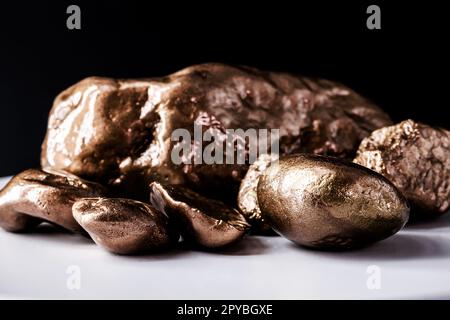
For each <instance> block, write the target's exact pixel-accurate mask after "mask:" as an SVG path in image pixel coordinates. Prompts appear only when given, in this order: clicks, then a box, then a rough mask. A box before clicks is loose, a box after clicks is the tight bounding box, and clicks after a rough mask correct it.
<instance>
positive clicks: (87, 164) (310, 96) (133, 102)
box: [41, 63, 392, 201]
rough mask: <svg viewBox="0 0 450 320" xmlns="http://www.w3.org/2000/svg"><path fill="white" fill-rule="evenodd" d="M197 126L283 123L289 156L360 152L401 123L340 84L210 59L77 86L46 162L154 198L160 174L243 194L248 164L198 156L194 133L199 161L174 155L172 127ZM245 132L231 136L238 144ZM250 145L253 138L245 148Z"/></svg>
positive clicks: (213, 192)
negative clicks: (158, 73) (376, 133)
mask: <svg viewBox="0 0 450 320" xmlns="http://www.w3.org/2000/svg"><path fill="white" fill-rule="evenodd" d="M194 124H196V125H201V126H202V128H203V131H206V130H208V129H213V130H215V131H217V132H222V133H223V132H225V131H226V129H242V130H247V129H260V128H264V129H279V130H280V131H279V139H280V140H279V146H280V154H291V153H296V152H306V153H315V154H326V155H332V156H337V157H344V158H349V159H353V158H354V156H355V152H356V149H357V147H358V145H359V143H360V142H361V140H362V139H363V138H365V137H366V136H368V135H369V134H370V133H371V132H372V131H373V130H375V129H378V128H381V127H384V126H387V125H391V124H392V123H391V121H390V119H389V117H388V116H387V115H386V114H385V113H384V112H383V111H381V110H380V109H379V108H378V107H377V106H375V105H374V104H373V103H371V102H370V101H367V100H366V99H365V98H363V97H361V96H360V95H358V94H357V93H355V92H354V91H352V90H351V89H349V88H347V87H345V86H343V85H341V84H338V83H335V82H331V81H327V80H320V79H310V78H306V77H300V76H294V75H290V74H286V73H275V72H263V71H259V70H256V69H252V68H248V67H232V66H227V65H223V64H217V63H211V64H202V65H196V66H191V67H189V68H186V69H183V70H181V71H179V72H176V73H174V74H172V75H169V76H167V77H162V78H152V79H141V80H115V79H109V78H100V77H91V78H87V79H85V80H83V81H81V82H79V83H77V84H75V85H74V86H72V87H70V88H68V89H67V90H65V91H64V92H62V93H61V94H60V95H59V96H58V97H57V98H56V100H55V102H54V105H53V108H52V111H51V113H50V116H49V122H48V130H47V134H46V138H45V141H44V143H43V146H42V155H41V164H42V166H43V167H52V168H56V169H63V170H66V171H69V172H72V173H74V174H76V175H78V176H80V177H83V178H86V179H89V180H92V181H97V182H100V183H103V184H105V185H108V186H109V187H112V188H113V189H116V190H117V195H119V196H120V197H131V198H135V199H140V200H143V201H145V200H146V198H147V196H148V186H149V183H150V182H152V181H161V182H164V183H168V184H181V185H185V186H187V187H189V188H192V189H194V190H195V191H197V192H200V193H202V194H205V195H209V196H212V197H218V198H222V197H228V198H230V195H231V198H232V199H233V201H235V199H236V198H235V196H236V195H237V190H238V188H239V184H240V181H241V180H242V178H243V177H244V175H245V173H246V171H247V169H248V163H245V164H238V163H233V164H225V163H223V164H220V163H215V164H212V165H211V164H205V163H201V164H199V163H195V161H194V160H193V159H196V158H197V156H199V155H200V157H201V154H199V152H201V150H202V148H200V147H199V146H198V145H197V144H195V142H194V139H192V141H191V142H190V144H191V146H192V149H193V152H192V154H190V156H189V157H188V158H189V159H190V160H192V161H191V163H187V162H183V163H182V164H174V162H173V161H172V159H171V152H172V150H173V149H174V147H175V146H178V145H179V141H174V140H173V139H172V136H171V135H172V133H173V132H174V130H175V129H186V130H188V131H189V132H190V134H191V137H194V135H195V133H194ZM241 140H242V139H241V137H240V136H239V135H237V134H231V135H230V136H229V137H228V136H227V144H230V145H234V151H233V152H237V150H238V149H239V150H240V147H238V146H237V144H238V142H239V141H241ZM207 144H209V142H204V145H203V147H205V145H207ZM250 147H251V143H250V142H246V143H245V146H244V149H245V152H248V150H250ZM232 149H233V148H232ZM229 153H231V152H229ZM227 156H230V154H226V155H224V157H227ZM189 159H187V160H189ZM223 188H227V189H228V190H230V192H228V193H224V192H222V191H223ZM224 200H228V199H224Z"/></svg>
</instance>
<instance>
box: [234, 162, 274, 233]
mask: <svg viewBox="0 0 450 320" xmlns="http://www.w3.org/2000/svg"><path fill="white" fill-rule="evenodd" d="M276 160H278V155H276V154H263V155H261V156H260V157H258V159H257V160H256V161H255V162H254V163H252V164H251V165H250V167H249V168H248V171H247V173H246V175H245V177H244V179H243V180H242V181H241V186H240V188H239V193H238V199H237V204H238V208H239V211H240V212H241V213H242V214H243V215H244V217H245V218H246V219H247V220H248V221H249V222H250V224H251V225H252V227H253V230H254V231H255V232H256V233H261V234H272V233H273V231H272V228H271V227H270V226H269V225H268V224H267V223H266V222H265V221H264V219H263V218H262V217H261V210H260V208H259V204H258V195H257V188H258V182H259V177H260V176H261V175H262V174H263V173H264V171H265V170H266V169H267V168H268V167H269V166H270V164H271V163H272V162H274V161H276Z"/></svg>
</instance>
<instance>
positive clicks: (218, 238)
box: [150, 182, 250, 249]
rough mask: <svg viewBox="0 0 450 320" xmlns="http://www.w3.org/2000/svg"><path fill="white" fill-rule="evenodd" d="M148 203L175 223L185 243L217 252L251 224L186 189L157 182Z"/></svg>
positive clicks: (210, 200) (231, 209) (233, 212)
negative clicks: (171, 218)
mask: <svg viewBox="0 0 450 320" xmlns="http://www.w3.org/2000/svg"><path fill="white" fill-rule="evenodd" d="M150 189H151V193H150V202H151V204H152V205H153V206H154V207H155V208H158V209H159V210H161V211H162V212H166V213H167V214H168V215H169V216H170V217H173V219H174V220H176V221H177V226H178V228H179V230H180V233H181V235H182V236H183V238H184V240H186V241H188V242H190V243H193V244H195V245H198V246H201V247H204V248H209V249H218V248H222V247H226V246H229V245H231V244H233V243H235V242H236V241H238V240H240V239H241V238H242V237H243V236H244V234H245V233H246V231H247V230H248V229H249V227H250V225H249V224H248V223H247V222H246V220H245V218H244V217H243V216H242V215H241V214H240V213H239V212H238V211H236V210H235V209H233V208H231V207H228V206H227V205H225V204H224V203H222V202H220V201H217V200H212V199H207V198H205V197H202V196H200V195H199V194H197V193H195V192H193V191H192V190H189V189H187V188H183V187H179V186H168V185H163V184H160V183H158V182H153V183H152V184H151V185H150Z"/></svg>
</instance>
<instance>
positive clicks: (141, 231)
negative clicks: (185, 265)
mask: <svg viewBox="0 0 450 320" xmlns="http://www.w3.org/2000/svg"><path fill="white" fill-rule="evenodd" d="M73 216H74V217H75V219H76V220H77V222H78V223H79V224H80V225H81V226H82V227H83V228H84V229H85V230H86V231H87V232H88V233H89V235H90V236H91V237H92V239H93V240H94V241H95V243H97V244H98V245H99V246H101V247H103V248H105V249H106V250H108V251H110V252H112V253H117V254H136V253H144V252H150V251H155V250H159V249H162V248H165V247H168V246H170V245H172V244H175V243H176V242H177V241H178V239H179V237H180V236H179V235H178V234H177V233H176V232H175V231H174V229H173V228H172V227H171V225H170V221H169V218H168V217H167V216H166V215H165V214H164V213H162V212H160V211H158V210H156V209H155V208H153V207H151V206H150V205H148V204H146V203H143V202H139V201H135V200H130V199H120V198H114V199H112V198H86V199H81V200H79V201H77V202H75V204H74V205H73Z"/></svg>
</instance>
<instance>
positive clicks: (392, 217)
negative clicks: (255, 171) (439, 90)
mask: <svg viewBox="0 0 450 320" xmlns="http://www.w3.org/2000/svg"><path fill="white" fill-rule="evenodd" d="M257 192H258V203H259V206H260V209H261V215H262V217H263V218H264V219H265V221H266V222H267V223H268V224H269V225H270V226H272V228H273V229H274V230H275V231H277V232H278V233H280V234H281V235H282V236H284V237H286V238H288V239H289V240H291V241H293V242H295V243H297V244H300V245H303V246H307V247H311V248H316V249H327V250H341V249H351V248H357V247H362V246H364V245H367V244H370V243H372V242H375V241H379V240H382V239H384V238H387V237H389V236H391V235H393V234H395V233H396V232H397V231H399V230H400V229H401V228H402V227H403V226H404V225H405V223H406V222H407V221H408V217H409V206H408V203H407V201H406V199H405V198H404V196H403V195H402V194H401V192H400V191H399V190H397V188H396V187H395V186H394V185H393V184H392V183H391V182H389V181H388V180H387V179H386V178H384V177H383V176H382V175H380V174H378V173H376V172H374V171H372V170H368V169H367V168H364V167H362V166H359V165H356V164H353V163H351V162H347V161H344V160H340V159H336V158H331V157H325V156H317V155H307V154H298V155H291V156H286V157H282V158H280V159H279V161H278V162H277V163H272V165H271V166H270V167H268V168H267V170H265V171H264V173H263V174H262V175H261V177H260V179H259V183H258V191H257Z"/></svg>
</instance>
